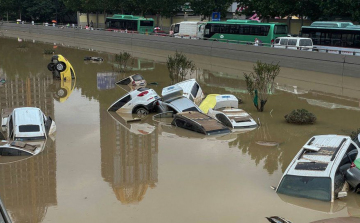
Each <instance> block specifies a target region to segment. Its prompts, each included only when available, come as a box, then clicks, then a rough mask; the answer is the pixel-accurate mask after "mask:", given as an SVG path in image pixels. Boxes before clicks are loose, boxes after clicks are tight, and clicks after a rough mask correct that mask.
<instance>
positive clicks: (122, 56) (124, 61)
mask: <svg viewBox="0 0 360 223" xmlns="http://www.w3.org/2000/svg"><path fill="white" fill-rule="evenodd" d="M132 59H133V57H132V55H131V54H130V53H128V52H126V51H124V52H120V53H119V54H115V62H116V63H117V64H118V66H117V71H118V72H126V71H127V67H128V64H129V62H130V61H131V60H132Z"/></svg>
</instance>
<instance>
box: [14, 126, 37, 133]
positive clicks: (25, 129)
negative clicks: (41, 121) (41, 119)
mask: <svg viewBox="0 0 360 223" xmlns="http://www.w3.org/2000/svg"><path fill="white" fill-rule="evenodd" d="M19 132H40V126H39V125H20V126H19Z"/></svg>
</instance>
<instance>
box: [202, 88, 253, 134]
mask: <svg viewBox="0 0 360 223" xmlns="http://www.w3.org/2000/svg"><path fill="white" fill-rule="evenodd" d="M238 106H239V100H238V99H237V98H236V97H235V96H234V95H232V94H209V95H208V96H207V97H206V98H205V99H204V100H203V101H202V102H201V104H200V106H199V107H200V109H201V111H202V112H203V113H205V114H208V115H209V116H210V117H213V118H215V119H217V120H218V121H220V122H222V123H223V124H224V125H226V126H227V127H230V128H233V129H246V130H252V129H254V128H256V127H257V123H256V122H255V120H254V119H253V118H252V117H251V116H250V115H249V114H248V113H247V112H246V111H244V110H242V109H240V108H238Z"/></svg>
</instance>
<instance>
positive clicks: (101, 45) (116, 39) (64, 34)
mask: <svg viewBox="0 0 360 223" xmlns="http://www.w3.org/2000/svg"><path fill="white" fill-rule="evenodd" d="M0 32H1V34H2V35H3V36H8V37H15V36H16V35H19V33H20V34H21V36H22V38H29V39H35V40H41V41H44V42H49V43H53V42H60V43H61V42H71V46H74V47H82V46H83V45H87V46H89V45H92V46H93V48H94V49H96V50H100V51H104V52H113V50H112V49H117V48H119V47H116V46H117V45H121V46H127V47H126V48H128V49H132V48H133V47H136V48H138V47H145V48H151V49H156V50H166V51H175V50H177V51H179V52H184V53H188V54H195V55H196V54H197V55H204V56H211V57H216V58H224V59H231V60H238V61H245V62H251V63H254V62H256V61H258V60H260V61H262V62H267V63H279V64H280V66H282V67H288V68H295V69H300V70H308V71H316V72H322V73H330V74H336V75H342V76H350V77H360V74H359V72H358V71H359V70H360V60H359V57H355V56H347V55H337V54H326V53H318V52H308V51H298V50H288V49H277V48H270V47H260V46H252V45H241V44H236V43H225V42H216V41H209V40H192V39H181V38H170V37H162V36H152V35H141V34H130V33H119V32H107V31H99V30H86V29H72V28H59V27H52V26H33V25H27V24H14V23H3V24H2V25H0ZM125 50H126V49H125Z"/></svg>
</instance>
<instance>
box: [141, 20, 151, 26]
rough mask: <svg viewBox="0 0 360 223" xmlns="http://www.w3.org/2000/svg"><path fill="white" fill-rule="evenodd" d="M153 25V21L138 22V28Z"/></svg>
mask: <svg viewBox="0 0 360 223" xmlns="http://www.w3.org/2000/svg"><path fill="white" fill-rule="evenodd" d="M153 25H154V21H147V20H142V21H140V26H153Z"/></svg>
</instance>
